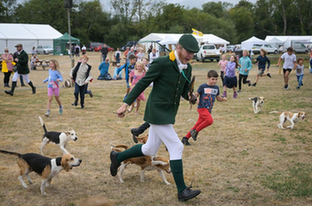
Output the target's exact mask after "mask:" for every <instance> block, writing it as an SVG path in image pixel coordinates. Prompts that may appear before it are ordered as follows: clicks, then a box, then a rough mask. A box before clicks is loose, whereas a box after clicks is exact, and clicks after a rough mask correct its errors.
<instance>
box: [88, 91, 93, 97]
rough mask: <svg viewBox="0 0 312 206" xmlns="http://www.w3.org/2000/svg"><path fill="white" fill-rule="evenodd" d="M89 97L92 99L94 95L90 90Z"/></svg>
mask: <svg viewBox="0 0 312 206" xmlns="http://www.w3.org/2000/svg"><path fill="white" fill-rule="evenodd" d="M89 95H90V97H91V98H92V97H93V93H92V91H91V90H90V92H89Z"/></svg>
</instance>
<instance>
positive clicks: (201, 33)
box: [192, 28, 204, 36]
mask: <svg viewBox="0 0 312 206" xmlns="http://www.w3.org/2000/svg"><path fill="white" fill-rule="evenodd" d="M192 30H193V33H192V34H193V35H197V36H204V34H203V32H201V31H198V30H196V29H194V28H192Z"/></svg>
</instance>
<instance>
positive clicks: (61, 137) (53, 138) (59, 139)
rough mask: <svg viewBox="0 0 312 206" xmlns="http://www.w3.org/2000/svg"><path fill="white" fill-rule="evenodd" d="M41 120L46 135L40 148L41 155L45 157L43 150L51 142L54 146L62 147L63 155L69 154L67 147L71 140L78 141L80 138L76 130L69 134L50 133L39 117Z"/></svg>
mask: <svg viewBox="0 0 312 206" xmlns="http://www.w3.org/2000/svg"><path fill="white" fill-rule="evenodd" d="M39 119H40V122H41V125H42V127H43V130H44V135H43V136H42V142H41V147H40V150H41V155H43V148H44V147H45V146H46V145H47V144H49V143H50V142H53V143H54V144H56V145H58V146H60V148H61V150H62V151H63V154H69V152H68V151H67V150H66V149H65V147H66V145H67V143H68V141H69V140H73V141H77V139H78V137H77V134H76V132H75V131H74V130H71V131H68V132H53V131H51V132H48V131H47V129H46V127H45V124H44V122H43V120H42V118H41V117H39Z"/></svg>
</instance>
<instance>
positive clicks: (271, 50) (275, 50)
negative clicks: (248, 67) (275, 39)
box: [251, 44, 278, 54]
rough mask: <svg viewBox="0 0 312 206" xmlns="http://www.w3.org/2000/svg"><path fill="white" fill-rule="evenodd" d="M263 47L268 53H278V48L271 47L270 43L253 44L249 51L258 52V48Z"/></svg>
mask: <svg viewBox="0 0 312 206" xmlns="http://www.w3.org/2000/svg"><path fill="white" fill-rule="evenodd" d="M261 49H264V50H266V51H267V52H268V54H278V48H275V47H272V46H271V45H270V44H254V45H253V46H252V49H251V51H252V52H253V53H254V54H260V50H261Z"/></svg>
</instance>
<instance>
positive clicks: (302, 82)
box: [9, 82, 303, 87]
mask: <svg viewBox="0 0 312 206" xmlns="http://www.w3.org/2000/svg"><path fill="white" fill-rule="evenodd" d="M301 86H303V82H301ZM9 87H10V86H9Z"/></svg>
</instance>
